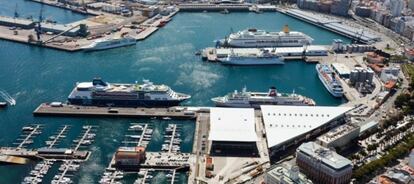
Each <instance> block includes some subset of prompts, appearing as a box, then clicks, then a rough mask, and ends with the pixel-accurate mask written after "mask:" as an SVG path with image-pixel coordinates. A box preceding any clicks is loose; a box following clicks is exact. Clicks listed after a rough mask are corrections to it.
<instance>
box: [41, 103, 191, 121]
mask: <svg viewBox="0 0 414 184" xmlns="http://www.w3.org/2000/svg"><path fill="white" fill-rule="evenodd" d="M33 115H34V116H83V117H125V118H153V117H159V118H174V119H194V118H195V113H194V112H193V111H188V110H187V109H185V107H170V108H142V107H139V108H134V107H112V108H109V107H97V106H79V105H67V104H65V105H62V106H61V107H52V106H50V105H48V104H47V103H43V104H41V105H39V107H37V108H36V110H35V111H34V112H33Z"/></svg>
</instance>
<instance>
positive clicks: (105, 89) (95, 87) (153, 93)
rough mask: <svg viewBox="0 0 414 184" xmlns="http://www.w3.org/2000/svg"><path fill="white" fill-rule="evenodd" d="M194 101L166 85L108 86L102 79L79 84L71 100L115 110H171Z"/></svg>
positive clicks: (146, 81)
mask: <svg viewBox="0 0 414 184" xmlns="http://www.w3.org/2000/svg"><path fill="white" fill-rule="evenodd" d="M189 98H191V96H190V95H187V94H183V93H178V92H175V91H173V90H172V89H171V88H170V87H169V86H166V85H155V84H153V83H152V82H150V81H149V80H144V81H143V84H138V83H137V82H136V83H135V84H125V83H108V82H105V81H103V80H102V79H100V78H95V79H93V81H92V82H80V83H77V84H76V87H75V88H74V89H73V90H72V92H71V93H70V95H69V96H68V101H69V103H70V104H74V105H85V106H91V105H92V106H115V107H171V106H177V105H179V104H180V103H181V102H183V101H185V100H187V99H189Z"/></svg>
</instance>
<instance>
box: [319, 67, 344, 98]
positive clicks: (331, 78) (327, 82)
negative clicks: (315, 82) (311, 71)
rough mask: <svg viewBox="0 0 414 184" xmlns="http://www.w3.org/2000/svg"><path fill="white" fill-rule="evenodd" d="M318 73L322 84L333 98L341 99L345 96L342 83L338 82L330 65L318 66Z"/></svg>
mask: <svg viewBox="0 0 414 184" xmlns="http://www.w3.org/2000/svg"><path fill="white" fill-rule="evenodd" d="M316 72H317V74H318V77H319V79H320V80H321V82H322V84H323V85H324V86H325V88H326V89H327V90H328V91H329V93H331V94H332V96H334V97H337V98H341V97H342V96H343V95H344V90H343V88H342V85H341V83H340V82H339V81H338V80H337V78H336V75H335V73H334V72H333V71H332V69H331V68H330V67H329V66H328V65H326V64H316Z"/></svg>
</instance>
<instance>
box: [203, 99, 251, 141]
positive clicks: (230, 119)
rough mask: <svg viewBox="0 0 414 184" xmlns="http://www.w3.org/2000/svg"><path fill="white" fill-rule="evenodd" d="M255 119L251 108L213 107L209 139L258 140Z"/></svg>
mask: <svg viewBox="0 0 414 184" xmlns="http://www.w3.org/2000/svg"><path fill="white" fill-rule="evenodd" d="M254 121H255V120H254V109H251V108H217V107H214V108H211V109H210V135H209V137H208V140H212V141H235V142H256V141H257V135H256V131H255V122H254Z"/></svg>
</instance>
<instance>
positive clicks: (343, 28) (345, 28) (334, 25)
mask: <svg viewBox="0 0 414 184" xmlns="http://www.w3.org/2000/svg"><path fill="white" fill-rule="evenodd" d="M278 11H279V12H280V13H283V14H285V15H288V16H290V17H293V18H296V19H299V20H302V21H305V22H308V23H310V24H313V25H315V26H318V27H321V28H323V29H327V30H329V31H332V32H335V33H337V34H340V35H343V36H345V37H348V38H350V39H353V40H356V41H357V42H361V43H365V44H370V43H374V42H377V41H380V40H381V38H380V37H379V36H378V35H374V34H372V33H370V32H369V31H368V30H366V29H364V28H356V27H351V26H349V25H346V24H344V23H342V21H341V20H339V19H332V18H329V17H325V16H322V15H320V14H315V13H311V12H307V11H303V10H299V9H281V8H278Z"/></svg>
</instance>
